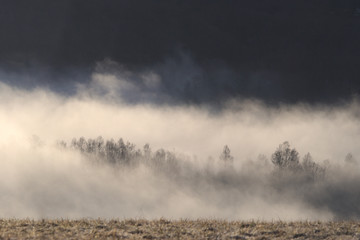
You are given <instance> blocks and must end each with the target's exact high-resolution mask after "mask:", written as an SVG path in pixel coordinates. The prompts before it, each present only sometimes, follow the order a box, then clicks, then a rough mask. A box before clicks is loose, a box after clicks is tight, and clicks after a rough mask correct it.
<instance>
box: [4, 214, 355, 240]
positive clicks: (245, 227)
mask: <svg viewBox="0 0 360 240" xmlns="http://www.w3.org/2000/svg"><path fill="white" fill-rule="evenodd" d="M0 239H360V222H353V221H351V222H345V221H344V222H281V221H279V222H260V221H259V222H256V221H249V222H244V221H221V220H177V221H168V220H165V219H160V220H152V221H149V220H100V219H98V220H88V219H84V220H39V221H35V220H15V219H9V220H0Z"/></svg>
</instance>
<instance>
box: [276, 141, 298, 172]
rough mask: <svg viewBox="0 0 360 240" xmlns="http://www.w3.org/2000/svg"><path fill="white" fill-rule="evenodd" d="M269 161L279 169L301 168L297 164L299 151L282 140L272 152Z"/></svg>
mask: <svg viewBox="0 0 360 240" xmlns="http://www.w3.org/2000/svg"><path fill="white" fill-rule="evenodd" d="M271 161H272V163H273V164H275V166H277V167H278V168H280V169H290V170H298V169H301V166H300V164H299V153H298V152H297V151H296V149H295V148H293V149H291V148H290V144H289V142H284V143H282V144H280V145H279V147H278V148H277V149H276V151H275V152H274V153H273V154H272V156H271Z"/></svg>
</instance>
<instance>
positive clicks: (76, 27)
mask: <svg viewBox="0 0 360 240" xmlns="http://www.w3.org/2000/svg"><path fill="white" fill-rule="evenodd" d="M0 6H1V7H0V33H1V34H0V69H1V70H2V73H3V75H4V74H5V75H12V74H20V75H21V74H22V75H29V76H31V75H33V76H35V77H34V78H32V79H33V80H32V83H34V84H47V85H50V86H52V87H54V88H57V87H59V88H61V87H64V86H71V85H72V84H73V83H74V82H75V81H86V80H84V79H89V78H87V77H86V76H89V74H90V73H91V72H92V71H93V69H94V67H95V64H96V62H99V61H103V60H104V59H111V60H113V61H116V62H119V63H120V64H121V65H123V66H125V67H126V68H127V69H130V70H131V71H134V72H136V71H144V70H146V69H147V70H149V69H155V71H158V74H159V75H160V76H161V77H162V80H163V81H162V87H161V91H163V92H168V93H169V95H170V96H174V99H173V100H174V102H179V103H181V102H194V103H202V102H217V101H221V100H226V99H227V98H229V97H244V98H249V97H250V98H258V99H261V100H264V101H267V102H270V103H276V102H288V103H295V102H299V101H306V102H309V103H318V102H320V103H336V102H337V101H339V100H342V99H347V98H350V97H351V96H353V95H356V94H358V93H359V92H360V61H359V60H360V59H359V58H360V1H359V0H327V1H325V0H312V1H307V0H301V1H300V0H294V1H289V0H276V1H269V0H246V1H230V0H222V1H214V0H204V1H199V0H183V1H180V0H156V1H155V0H61V1H60V0H59V1H49V0H31V1H29V0H0ZM182 56H186V57H185V59H188V60H186V61H189V62H190V63H184V61H185V60H184V57H182ZM169 59H170V60H171V59H172V60H171V61H172V62H173V63H175V68H176V63H178V65H179V69H177V70H176V69H175V70H174V69H172V68H174V66H173V65H174V64H173V65H171V64H170V65H171V66H172V68H171V67H170V69H166V67H167V66H169V64H168V62H169V61H170V60H169ZM189 59H190V60H189ZM186 61H185V62H186ZM189 64H190V65H192V68H193V69H196V71H197V72H198V73H199V74H189V76H190V77H188V79H187V80H186V81H182V79H180V78H181V76H183V75H185V76H186V75H187V71H186V69H185V67H186V66H189ZM190 68H191V67H190ZM172 71H175V72H176V71H180V72H182V74H183V75H181V74H180V75H179V74H178V75H177V77H172V74H171V72H172ZM189 71H190V70H189ZM169 72H170V73H169ZM36 76H46V77H43V78H40V77H39V78H38V80H36V79H37V78H36ZM179 76H180V77H179ZM192 76H194V77H192ZM30 78H31V77H30ZM34 79H35V80H34ZM44 79H46V80H44ZM80 79H82V80H80ZM8 81H9V80H8ZM11 81H13V83H14V84H16V81H17V80H16V79H12V80H11ZM17 84H23V82H21V83H17ZM182 85H184V86H182ZM185 85H186V86H185Z"/></svg>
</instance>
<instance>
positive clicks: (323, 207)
mask: <svg viewBox="0 0 360 240" xmlns="http://www.w3.org/2000/svg"><path fill="white" fill-rule="evenodd" d="M114 78H116V77H115V76H111V75H106V74H104V75H101V74H94V76H93V80H92V82H91V83H90V84H88V85H79V86H78V87H77V89H76V92H77V94H75V95H72V96H62V95H60V94H58V93H55V92H52V91H50V90H48V89H46V88H36V89H32V90H26V89H20V88H15V87H12V86H9V85H6V84H4V83H1V82H0V126H1V134H0V217H16V218H26V217H28V218H81V217H92V218H97V217H106V218H114V217H115V218H149V219H151V218H159V217H166V218H171V219H175V218H194V219H196V218H224V219H241V220H243V219H245V220H246V219H260V220H279V219H280V220H299V219H302V220H313V219H320V220H331V219H350V218H356V219H358V218H360V208H359V205H358V202H359V200H360V190H359V187H358V186H359V184H360V171H359V170H360V168H359V167H358V165H357V162H356V158H357V157H359V156H360V148H359V143H360V141H359V140H360V124H359V119H360V118H359V116H360V115H359V113H360V112H359V103H358V101H357V100H353V101H352V102H348V103H343V104H340V105H339V106H335V107H334V106H333V107H327V106H320V105H318V106H309V105H306V104H297V105H279V106H276V107H275V106H266V105H265V104H263V103H261V102H259V101H255V100H244V99H242V100H239V99H238V100H237V99H234V100H232V101H229V102H227V103H225V104H224V105H223V107H222V109H221V110H219V109H217V110H214V109H211V108H209V107H207V106H201V105H198V106H189V105H187V106H180V105H176V106H171V105H166V104H162V105H155V104H150V103H149V104H128V103H124V102H123V101H122V100H121V94H120V97H119V98H117V97H114V96H116V94H117V93H119V89H125V90H127V91H130V92H131V93H133V94H136V89H135V90H134V88H135V86H129V84H128V83H127V82H124V81H115V80H114ZM147 79H149V78H147ZM148 81H150V82H149V84H150V83H151V84H156V79H155V80H154V79H152V80H151V79H150V80H148ZM105 86H106V87H105ZM99 92H101V94H100V93H99ZM123 92H124V91H122V92H121V93H123ZM98 136H102V137H103V138H104V139H105V140H110V139H111V138H113V139H114V140H115V141H117V140H118V139H119V138H123V139H124V141H130V142H131V143H134V144H136V147H137V148H139V149H142V148H143V146H144V145H145V144H146V143H149V144H150V147H151V149H152V150H153V152H155V151H156V150H157V149H160V148H163V149H165V150H168V151H171V152H173V153H176V154H178V155H179V156H180V155H181V156H183V157H179V159H183V160H181V163H180V167H179V168H168V169H166V168H164V169H162V170H161V171H162V172H160V173H159V171H158V170H154V169H152V168H151V167H149V166H148V165H146V164H138V165H137V166H135V167H115V166H112V165H111V164H94V163H93V162H91V161H89V160H88V157H87V155H84V154H82V153H80V152H79V151H76V150H74V149H72V150H71V149H63V148H60V147H59V146H57V145H56V142H57V141H59V140H64V141H66V142H67V143H68V144H70V142H71V140H72V138H77V139H78V138H79V137H84V138H85V139H89V138H92V139H95V138H96V137H98ZM284 141H288V142H289V143H290V144H291V148H296V150H297V151H298V152H299V154H300V161H301V160H302V158H303V156H304V155H305V154H306V153H308V152H310V153H311V155H312V157H313V159H314V161H315V162H316V163H318V164H319V165H321V166H323V167H324V168H326V174H325V177H324V178H323V179H321V180H319V181H316V182H312V183H308V182H307V181H303V180H301V179H298V178H297V176H295V175H296V174H294V177H292V176H293V175H292V174H288V173H287V174H285V175H286V176H279V175H278V174H277V172H276V171H277V169H276V166H274V164H273V163H272V162H271V155H272V153H274V151H275V150H276V149H277V148H278V147H279V144H281V143H283V142H284ZM224 145H228V146H229V148H230V150H231V155H232V156H233V157H234V165H233V167H232V168H231V169H223V168H222V167H221V164H218V162H219V156H220V154H221V152H222V150H223V147H224ZM348 153H352V155H353V158H354V159H355V160H354V162H353V163H352V164H350V165H349V164H347V163H346V162H345V161H344V159H345V156H346V155H347V154H348ZM259 154H262V155H263V156H262V157H260V158H259ZM184 156H187V157H184ZM325 160H327V161H325ZM182 161H183V162H182ZM324 161H325V162H324ZM174 169H175V170H174ZM166 171H168V172H166ZM171 171H175V172H171ZM176 171H180V173H179V172H176ZM288 175H289V176H288ZM174 176H175V177H174Z"/></svg>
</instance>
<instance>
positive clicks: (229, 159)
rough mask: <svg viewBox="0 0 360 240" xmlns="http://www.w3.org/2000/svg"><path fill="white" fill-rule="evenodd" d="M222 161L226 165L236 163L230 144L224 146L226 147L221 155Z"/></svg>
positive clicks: (229, 165) (230, 165)
mask: <svg viewBox="0 0 360 240" xmlns="http://www.w3.org/2000/svg"><path fill="white" fill-rule="evenodd" d="M219 158H220V162H221V163H222V164H223V165H224V166H225V167H232V166H233V163H234V157H233V156H231V151H230V148H229V147H228V145H225V146H224V149H223V151H222V153H221V155H220V157H219Z"/></svg>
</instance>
